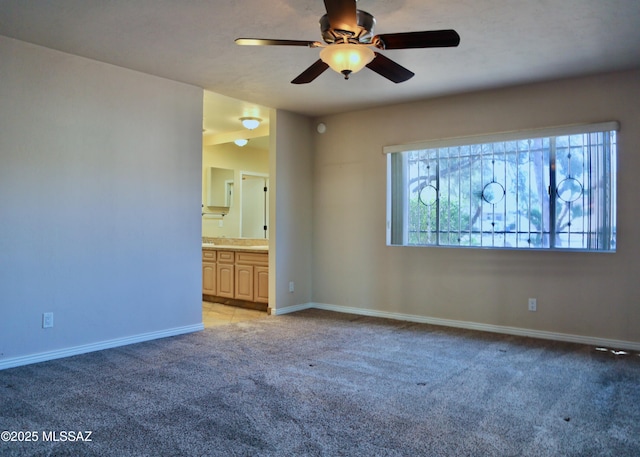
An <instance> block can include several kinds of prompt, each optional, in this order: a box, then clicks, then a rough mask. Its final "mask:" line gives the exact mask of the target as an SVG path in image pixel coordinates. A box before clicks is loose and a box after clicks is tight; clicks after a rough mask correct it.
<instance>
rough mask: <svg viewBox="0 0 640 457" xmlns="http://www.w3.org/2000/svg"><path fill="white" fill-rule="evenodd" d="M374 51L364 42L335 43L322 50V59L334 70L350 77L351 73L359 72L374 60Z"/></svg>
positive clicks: (347, 77)
mask: <svg viewBox="0 0 640 457" xmlns="http://www.w3.org/2000/svg"><path fill="white" fill-rule="evenodd" d="M374 57H375V54H374V52H373V51H372V50H371V48H369V46H367V45H364V44H350V43H334V44H331V45H329V46H327V47H326V48H324V49H323V50H322V51H320V59H322V61H323V62H324V63H326V64H327V65H329V66H330V67H331V69H332V70H334V71H336V72H338V73H341V74H343V75H344V79H349V75H350V74H351V73H357V72H359V71H360V70H362V69H363V68H364V67H365V65H367V64H368V63H369V62H371V61H372V60H373V58H374Z"/></svg>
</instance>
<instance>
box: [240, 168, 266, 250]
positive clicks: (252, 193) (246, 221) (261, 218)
mask: <svg viewBox="0 0 640 457" xmlns="http://www.w3.org/2000/svg"><path fill="white" fill-rule="evenodd" d="M268 183H269V178H268V177H266V176H257V175H249V174H243V175H242V220H241V221H240V224H241V234H240V235H241V236H242V237H243V238H267V239H268V238H269V227H268V218H269V211H268V205H269V186H268Z"/></svg>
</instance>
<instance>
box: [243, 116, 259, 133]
mask: <svg viewBox="0 0 640 457" xmlns="http://www.w3.org/2000/svg"><path fill="white" fill-rule="evenodd" d="M260 121H262V119H259V118H257V117H241V118H240V122H242V125H243V126H244V128H246V129H249V130H253V129H256V128H258V126H259V125H260Z"/></svg>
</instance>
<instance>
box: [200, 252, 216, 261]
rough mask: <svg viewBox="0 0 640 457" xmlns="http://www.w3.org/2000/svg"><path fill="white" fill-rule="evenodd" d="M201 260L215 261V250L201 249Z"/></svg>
mask: <svg viewBox="0 0 640 457" xmlns="http://www.w3.org/2000/svg"><path fill="white" fill-rule="evenodd" d="M202 261H203V262H215V261H216V251H202Z"/></svg>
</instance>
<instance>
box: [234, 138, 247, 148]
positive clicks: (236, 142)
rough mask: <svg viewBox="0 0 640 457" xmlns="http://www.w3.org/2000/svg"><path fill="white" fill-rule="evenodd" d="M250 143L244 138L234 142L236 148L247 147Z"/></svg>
mask: <svg viewBox="0 0 640 457" xmlns="http://www.w3.org/2000/svg"><path fill="white" fill-rule="evenodd" d="M248 142H249V140H246V139H244V138H238V139H237V140H235V141H234V143H235V144H236V146H240V147H243V146H246V145H247V143H248Z"/></svg>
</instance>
